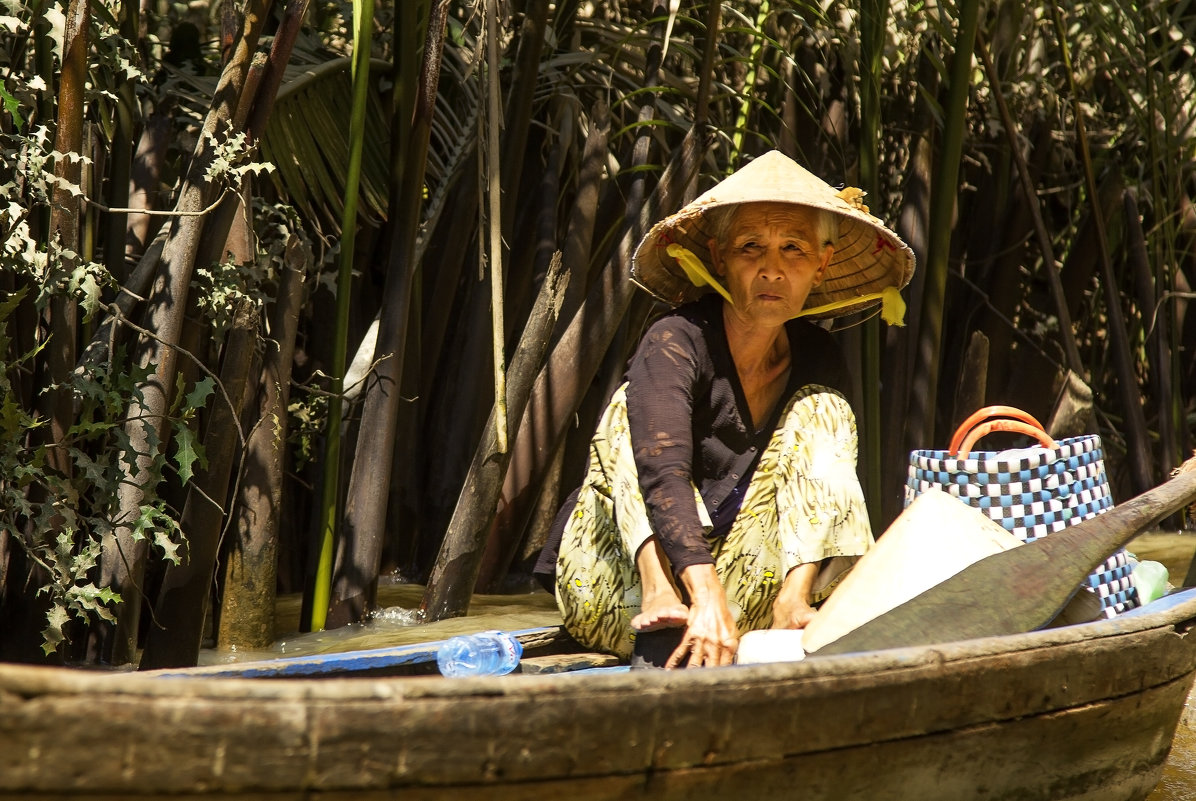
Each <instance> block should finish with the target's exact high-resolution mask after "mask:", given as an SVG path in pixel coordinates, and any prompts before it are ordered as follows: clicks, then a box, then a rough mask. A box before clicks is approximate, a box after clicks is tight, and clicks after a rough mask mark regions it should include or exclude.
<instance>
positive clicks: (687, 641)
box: [665, 565, 739, 668]
mask: <svg viewBox="0 0 1196 801" xmlns="http://www.w3.org/2000/svg"><path fill="white" fill-rule="evenodd" d="M681 581H682V582H684V584H685V588H686V589H687V590H688V591H689V598H690V604H689V619H688V623H687V624H686V626H685V636H684V637H683V638H682V640H681V645H679V646H678V647H677V650H675V651H673V653H672V655H671V656H669V659H668V662H666V663H665V667H666V668H675V667H680V666H681V665H682V664H684V665H685V667H702V666H707V667H715V666H718V665H729V664H731V663H732V662H734V661H735V653H736V652H737V651H738V650H739V629H738V628H737V627H736V625H735V618H733V617H731V610H730V608H729V607H728V606H727V595H726V592H725V591H724V590H723V585H722V583H721V582H719V580H718V573H716V572H715V570H714V565H690V566H689V567H687V568H685V570H684V571H683V572H682V573H681ZM687 657H688V658H687Z"/></svg>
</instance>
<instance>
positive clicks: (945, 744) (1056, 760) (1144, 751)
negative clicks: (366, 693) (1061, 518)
mask: <svg viewBox="0 0 1196 801" xmlns="http://www.w3.org/2000/svg"><path fill="white" fill-rule="evenodd" d="M1186 693H1187V685H1186V683H1185V682H1184V681H1179V682H1173V683H1170V684H1168V685H1166V686H1163V687H1158V688H1155V689H1152V690H1150V691H1148V692H1147V693H1144V694H1143V695H1142V696H1140V697H1137V698H1119V699H1110V700H1107V701H1104V702H1102V703H1100V704H1091V705H1086V706H1083V707H1079V708H1077V709H1072V710H1067V711H1065V712H1060V713H1053V714H1049V715H1043V716H1036V717H1033V718H1021V719H1018V720H1013V721H1009V722H1008V723H1007V724H1006V725H1003V726H999V727H997V726H976V727H969V728H968V729H965V730H959V731H954V732H944V733H940V734H936V735H930V736H927V737H921V738H912V739H901V740H894V741H888V742H882V743H876V744H865V745H860V746H856V747H853V748H849V749H842V750H836V751H834V752H830V753H818V754H810V753H794V754H789V755H782V756H781V757H779V758H778V759H776V760H774V761H768V762H754V763H737V764H732V765H724V764H712V765H703V766H695V767H691V768H685V769H679V770H655V771H652V772H651V773H648V774H633V775H628V774H623V775H607V776H603V775H594V774H593V773H591V775H582V776H578V777H575V778H568V779H556V780H548V781H512V782H504V781H503V780H502V778H503V777H494V778H493V779H492V780H491V781H489V782H486V783H482V784H478V783H471V782H466V781H458V782H455V783H450V784H447V785H444V786H439V787H428V786H406V787H391V788H386V789H352V788H345V787H333V786H329V787H324V788H316V787H311V788H306V789H303V790H286V789H284V790H280V791H279V792H263V791H261V790H253V789H246V790H245V791H243V792H238V793H237V796H236V797H237V798H238V799H239V801H300V799H302V800H303V801H309V800H310V799H313V798H318V799H320V800H321V801H382V799H402V801H450V800H452V801H455V799H459V798H462V797H470V796H472V797H485V798H486V799H487V801H543V799H545V798H569V799H570V801H591V800H593V801H598V800H599V799H627V801H634V800H636V799H644V801H674V799H675V800H676V801H726V799H728V798H745V797H752V798H769V799H790V798H792V799H798V798H800V799H802V801H853V800H855V799H859V801H865V800H866V801H911V799H919V801H958V799H963V798H966V799H969V801H1002V800H1008V799H1018V801H1035V800H1036V799H1037V800H1038V801H1056V800H1057V799H1065V798H1066V799H1087V801H1114V800H1116V801H1141V799H1145V798H1146V797H1147V795H1149V793H1150V791H1151V789H1152V788H1153V787H1154V786H1155V784H1157V782H1158V780H1159V776H1160V774H1161V770H1162V763H1163V761H1164V759H1165V758H1166V751H1167V743H1168V742H1169V738H1160V737H1159V735H1158V732H1159V731H1160V730H1164V731H1166V730H1173V729H1174V724H1175V720H1176V718H1177V716H1178V710H1179V708H1180V706H1181V705H1182V698H1183V697H1184V696H1185V695H1186ZM1110 720H1115V721H1116V722H1117V732H1118V737H1117V738H1107V737H1105V738H1103V739H1102V736H1101V735H1102V733H1107V732H1108V730H1109V729H1108V723H1109V721H1110ZM1126 754H1135V755H1136V756H1134V757H1133V758H1129V759H1127V758H1126V756H1125V755H1126ZM146 756H147V757H148V756H149V755H146ZM876 765H883V766H884V770H870V769H868V766H876ZM601 769H602V766H601V765H600V764H596V765H592V766H591V770H592V771H598V770H601ZM203 790H204V788H203V787H202V786H196V787H194V788H191V791H190V792H183V793H180V794H178V795H169V796H166V795H154V794H152V793H149V794H145V795H139V796H132V795H128V794H119V795H118V794H111V793H109V794H102V793H101V794H90V793H89V794H88V795H87V796H86V797H87V798H88V799H89V801H117V799H120V801H125V800H126V799H129V798H132V797H136V798H140V799H142V800H143V801H148V800H149V799H162V801H165V800H166V799H184V798H187V799H199V798H203V797H211V796H209V795H207V794H206V793H204V791H203ZM38 798H39V801H58V800H59V799H61V800H62V801H65V800H66V799H72V801H74V799H78V798H80V795H78V794H76V793H70V794H68V793H57V794H55V793H50V794H47V795H39V796H38Z"/></svg>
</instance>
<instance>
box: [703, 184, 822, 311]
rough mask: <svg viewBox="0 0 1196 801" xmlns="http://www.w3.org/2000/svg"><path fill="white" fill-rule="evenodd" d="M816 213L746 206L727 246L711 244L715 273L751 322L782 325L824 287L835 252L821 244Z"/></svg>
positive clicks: (783, 207) (730, 231) (736, 308)
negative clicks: (814, 291)
mask: <svg viewBox="0 0 1196 801" xmlns="http://www.w3.org/2000/svg"><path fill="white" fill-rule="evenodd" d="M817 222H818V216H817V213H816V212H814V211H812V210H810V209H807V208H805V207H803V206H794V205H791V204H789V203H745V204H744V205H742V206H740V207H739V210H738V211H737V212H736V213H735V216H734V217H733V218H732V220H731V224H730V226H729V227H728V230H727V234H726V237H725V238H726V241H725V242H722V243H721V244H720V243H718V242H715V241H714V240H711V241H710V252H711V258H712V260H713V262H714V264H713V267H714V271H715V273H717V274H718V275H719V276H721V277H722V278H723V282H724V283H725V285H726V287H727V290H728V291H729V292H730V293H731V299H732V301H733V303H732V305H733V307H734V312H735V313H736V314H737V315H738V316H740V317H742V318H744V320H745V321H747V322H752V323H761V324H766V325H780V324H782V323H784V322H786V321H787V320H792V319H793V318H794V317H796V316H797V315H798V313H799V312H800V311H801V309H802V306H804V305H805V302H806V298H807V297H808V296H809V294H810V290H812V289H813V288H814V287H816V286H818V284H820V283H821V282H822V275H823V272H824V271H825V270H826V266H827V264H828V263H829V262H830V258H831V254H832V253H833V252H834V248H833V247H831V246H830V245H824V244H823V243H821V242H819V241H818V225H817Z"/></svg>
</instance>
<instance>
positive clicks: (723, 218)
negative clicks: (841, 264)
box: [702, 203, 839, 248]
mask: <svg viewBox="0 0 1196 801" xmlns="http://www.w3.org/2000/svg"><path fill="white" fill-rule="evenodd" d="M740 205H741V204H739V203H730V204H727V205H726V206H715V207H713V208H709V209H706V210H705V211H703V212H702V219H703V220H704V222H705V224H704V226H703V227H704V228H705V229H706V233H707V234H708V235H709V236H710V237H711V238H712V239H714V241H715V242H717V243H718V246H719V247H720V248H721V247H725V246H726V244H727V237H728V236H729V235H730V233H731V224H732V223H734V222H735V215H736V214H738V213H739V208H740ZM806 208H808V209H809V210H810V211H812V212H814V216H815V222H814V226H815V230H816V232H817V234H818V241H819V242H821V243H822V244H823V245H834V244H835V243H836V242H838V241H839V215H838V214H835V213H834V212H833V211H827V210H825V209H817V208H814V207H813V206H806Z"/></svg>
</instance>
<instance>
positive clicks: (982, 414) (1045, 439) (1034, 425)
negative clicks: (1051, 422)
mask: <svg viewBox="0 0 1196 801" xmlns="http://www.w3.org/2000/svg"><path fill="white" fill-rule="evenodd" d="M1010 417H1012V418H1013V419H1012V420H1008V419H1005V418H1010ZM990 418H999V419H990ZM981 421H987V422H981ZM993 431H1013V432H1016V433H1019V434H1026V435H1028V436H1031V437H1034V438H1035V439H1037V440H1038V441H1039V442H1040V443H1042V444H1043V445H1044V446H1045V447H1048V448H1053V447H1055V441H1054V440H1053V439H1051V436H1050V435H1049V434H1047V433H1046V427H1045V426H1043V424H1042V423H1040V422H1038V420H1037V419H1036V418H1035V417H1034V415H1032V414H1030V413H1029V412H1023V411H1022V410H1021V409H1017V408H1014V407H1013V406H985V407H984V408H983V409H980V410H978V411H976V412H973V413H972V414H971V415H970V416H969V417H968V419H967V420H964V421H963V422H962V423H960V425H959V428H957V429H956V430H955V436H953V437H951V446H950V447H949V448H948V449H947V451H948V453H949V454H950V455H951V456H955V455H956V454H959V453H965V454H967V453H971V452H972V446H973V445H974V444H976V441H977V440H979V439H980V438H981V437H983V436H985V435H986V434H989V433H992V432H993Z"/></svg>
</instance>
